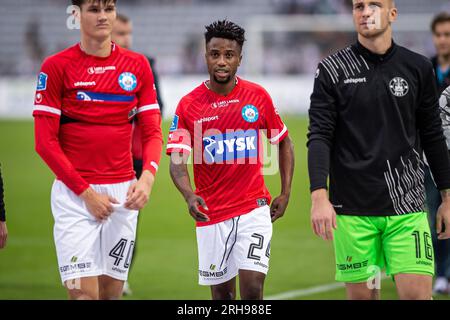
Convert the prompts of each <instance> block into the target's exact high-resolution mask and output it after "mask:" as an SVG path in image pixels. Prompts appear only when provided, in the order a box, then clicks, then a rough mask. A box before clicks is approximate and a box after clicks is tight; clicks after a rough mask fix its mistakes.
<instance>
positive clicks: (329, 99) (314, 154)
mask: <svg viewBox="0 0 450 320" xmlns="http://www.w3.org/2000/svg"><path fill="white" fill-rule="evenodd" d="M334 83H335V81H334V79H333V78H331V77H330V74H329V73H327V70H325V69H324V67H323V66H322V64H321V63H320V64H319V66H318V68H317V72H316V79H315V81H314V89H313V93H312V94H311V104H310V107H309V112H308V113H309V128H308V134H307V136H308V142H307V146H308V173H309V181H310V191H311V192H312V191H315V190H317V189H322V188H323V189H327V179H328V175H329V171H330V154H331V144H332V141H333V137H334V130H335V127H336V118H337V112H336V103H337V101H336V98H335V96H336V95H335V93H334V91H333V90H334V89H333V88H334Z"/></svg>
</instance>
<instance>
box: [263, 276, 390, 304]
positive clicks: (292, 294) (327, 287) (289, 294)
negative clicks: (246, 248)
mask: <svg viewBox="0 0 450 320" xmlns="http://www.w3.org/2000/svg"><path fill="white" fill-rule="evenodd" d="M388 278H389V277H387V276H386V275H385V274H383V275H382V276H381V280H385V279H388ZM340 288H345V283H343V282H333V283H329V284H324V285H321V286H316V287H311V288H306V289H299V290H292V291H286V292H283V293H279V294H274V295H273V296H268V297H265V298H264V300H287V299H292V298H300V297H305V296H309V295H312V294H316V293H322V292H328V291H333V290H336V289H340Z"/></svg>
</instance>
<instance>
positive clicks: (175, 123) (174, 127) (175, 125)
mask: <svg viewBox="0 0 450 320" xmlns="http://www.w3.org/2000/svg"><path fill="white" fill-rule="evenodd" d="M178 119H179V117H178V116H177V115H174V116H173V120H172V124H171V125H170V128H169V132H173V131H175V130H177V129H178Z"/></svg>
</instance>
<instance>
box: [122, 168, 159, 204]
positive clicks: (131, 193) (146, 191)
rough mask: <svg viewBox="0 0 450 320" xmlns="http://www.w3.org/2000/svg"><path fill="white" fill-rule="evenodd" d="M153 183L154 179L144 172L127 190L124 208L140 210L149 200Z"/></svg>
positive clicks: (148, 172)
mask: <svg viewBox="0 0 450 320" xmlns="http://www.w3.org/2000/svg"><path fill="white" fill-rule="evenodd" d="M154 182H155V177H154V176H153V174H152V173H151V172H150V171H148V170H144V172H142V175H141V177H140V178H139V180H138V181H136V182H135V183H133V184H132V185H131V186H130V188H129V189H128V192H127V200H126V202H125V208H127V209H130V210H141V209H142V208H143V207H144V206H145V205H146V204H147V202H148V200H149V198H150V193H151V191H152V187H153V183H154Z"/></svg>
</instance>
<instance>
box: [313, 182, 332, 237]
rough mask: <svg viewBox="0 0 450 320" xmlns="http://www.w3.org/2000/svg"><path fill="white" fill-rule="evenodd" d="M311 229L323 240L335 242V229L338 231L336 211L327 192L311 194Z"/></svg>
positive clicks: (318, 191)
mask: <svg viewBox="0 0 450 320" xmlns="http://www.w3.org/2000/svg"><path fill="white" fill-rule="evenodd" d="M311 202H312V203H311V227H312V229H313V231H314V233H315V234H316V235H317V236H319V237H321V238H322V239H323V240H333V229H337V223H336V211H335V210H334V208H333V206H332V205H331V203H330V200H328V194H327V190H325V189H319V190H315V191H313V192H312V193H311Z"/></svg>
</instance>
